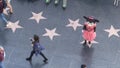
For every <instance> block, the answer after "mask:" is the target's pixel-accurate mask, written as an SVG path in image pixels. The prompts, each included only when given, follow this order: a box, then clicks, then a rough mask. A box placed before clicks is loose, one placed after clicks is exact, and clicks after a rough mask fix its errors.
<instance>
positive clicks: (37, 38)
mask: <svg viewBox="0 0 120 68" xmlns="http://www.w3.org/2000/svg"><path fill="white" fill-rule="evenodd" d="M34 41H36V42H39V36H38V35H36V34H35V35H34Z"/></svg>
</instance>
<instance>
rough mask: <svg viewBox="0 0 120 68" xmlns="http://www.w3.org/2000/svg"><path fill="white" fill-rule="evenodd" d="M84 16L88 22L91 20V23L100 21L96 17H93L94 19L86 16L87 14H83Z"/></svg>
mask: <svg viewBox="0 0 120 68" xmlns="http://www.w3.org/2000/svg"><path fill="white" fill-rule="evenodd" d="M83 18H84V19H86V21H88V22H90V23H91V22H93V23H96V22H99V20H97V19H94V18H93V19H90V18H89V17H86V16H83Z"/></svg>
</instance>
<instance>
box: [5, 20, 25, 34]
mask: <svg viewBox="0 0 120 68" xmlns="http://www.w3.org/2000/svg"><path fill="white" fill-rule="evenodd" d="M18 24H19V20H18V21H16V22H15V23H13V22H10V21H9V22H8V23H7V25H6V28H10V29H11V30H12V31H13V33H14V32H15V31H16V29H18V28H23V27H22V26H20V25H18Z"/></svg>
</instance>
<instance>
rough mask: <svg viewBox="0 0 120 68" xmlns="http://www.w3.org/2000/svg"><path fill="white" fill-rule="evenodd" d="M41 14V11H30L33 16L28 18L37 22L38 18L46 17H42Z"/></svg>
mask: <svg viewBox="0 0 120 68" xmlns="http://www.w3.org/2000/svg"><path fill="white" fill-rule="evenodd" d="M42 14H43V12H40V13H34V12H32V15H33V16H32V17H30V18H29V19H33V20H35V21H36V22H37V23H38V24H39V22H40V20H42V19H47V18H45V17H43V16H42Z"/></svg>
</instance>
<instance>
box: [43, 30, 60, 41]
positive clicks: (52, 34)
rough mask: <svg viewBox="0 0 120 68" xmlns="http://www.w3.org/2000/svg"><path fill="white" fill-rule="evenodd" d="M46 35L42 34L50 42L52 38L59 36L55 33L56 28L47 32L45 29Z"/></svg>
mask: <svg viewBox="0 0 120 68" xmlns="http://www.w3.org/2000/svg"><path fill="white" fill-rule="evenodd" d="M45 31H46V33H45V34H43V36H48V37H49V38H50V39H51V40H53V37H54V36H60V34H58V33H56V32H55V31H56V28H54V29H52V30H49V29H47V28H45Z"/></svg>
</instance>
